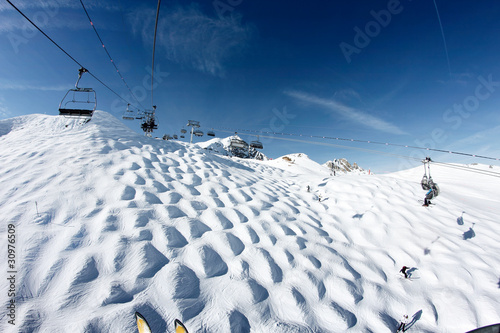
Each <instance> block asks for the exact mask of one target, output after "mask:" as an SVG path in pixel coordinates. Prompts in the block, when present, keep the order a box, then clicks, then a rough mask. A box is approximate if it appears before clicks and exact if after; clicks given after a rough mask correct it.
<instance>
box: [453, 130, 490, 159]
mask: <svg viewBox="0 0 500 333" xmlns="http://www.w3.org/2000/svg"><path fill="white" fill-rule="evenodd" d="M499 133H500V126H495V127H492V128H488V129H485V130H482V131H479V132H476V133H474V134H471V135H469V136H467V137H465V138H462V139H460V140H457V141H454V142H453V143H451V144H450V145H449V146H448V147H447V149H450V150H461V151H464V152H467V153H471V154H476V155H485V156H490V157H495V158H500V148H499V147H498V145H497V144H496V143H497V142H499V140H500V134H499Z"/></svg>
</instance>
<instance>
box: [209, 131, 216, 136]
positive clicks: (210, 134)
mask: <svg viewBox="0 0 500 333" xmlns="http://www.w3.org/2000/svg"><path fill="white" fill-rule="evenodd" d="M207 135H208V136H215V133H214V131H208V132H207Z"/></svg>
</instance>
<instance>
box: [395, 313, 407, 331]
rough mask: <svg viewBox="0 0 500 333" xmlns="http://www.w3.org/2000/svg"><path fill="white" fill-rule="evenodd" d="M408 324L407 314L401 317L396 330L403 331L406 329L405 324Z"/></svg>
mask: <svg viewBox="0 0 500 333" xmlns="http://www.w3.org/2000/svg"><path fill="white" fill-rule="evenodd" d="M407 324H408V315H404V316H403V318H402V319H401V324H399V327H398V330H397V331H398V332H399V331H402V332H404V331H405V330H406V325H407Z"/></svg>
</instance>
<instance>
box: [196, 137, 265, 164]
mask: <svg viewBox="0 0 500 333" xmlns="http://www.w3.org/2000/svg"><path fill="white" fill-rule="evenodd" d="M233 139H236V140H238V141H240V142H241V143H242V144H243V145H244V146H245V148H240V147H233V146H232V145H231V140H233ZM198 146H199V147H201V148H203V149H206V150H208V151H211V152H214V153H216V154H220V155H223V156H235V157H240V158H252V159H256V160H260V161H267V160H268V159H269V158H268V157H267V156H266V155H264V154H263V153H262V152H260V151H259V150H257V149H255V148H253V147H250V146H249V144H248V143H247V142H246V141H244V140H243V139H242V138H240V137H239V136H238V135H236V134H235V135H232V136H230V137H226V138H213V139H210V140H208V141H205V142H199V143H198Z"/></svg>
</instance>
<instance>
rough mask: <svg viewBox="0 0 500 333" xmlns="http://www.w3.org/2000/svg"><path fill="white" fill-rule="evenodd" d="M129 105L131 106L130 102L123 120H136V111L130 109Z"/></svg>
mask: <svg viewBox="0 0 500 333" xmlns="http://www.w3.org/2000/svg"><path fill="white" fill-rule="evenodd" d="M129 107H130V104H127V110H126V111H125V113H124V114H123V116H122V118H123V120H134V119H135V116H134V112H133V111H132V110H130V109H129Z"/></svg>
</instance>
